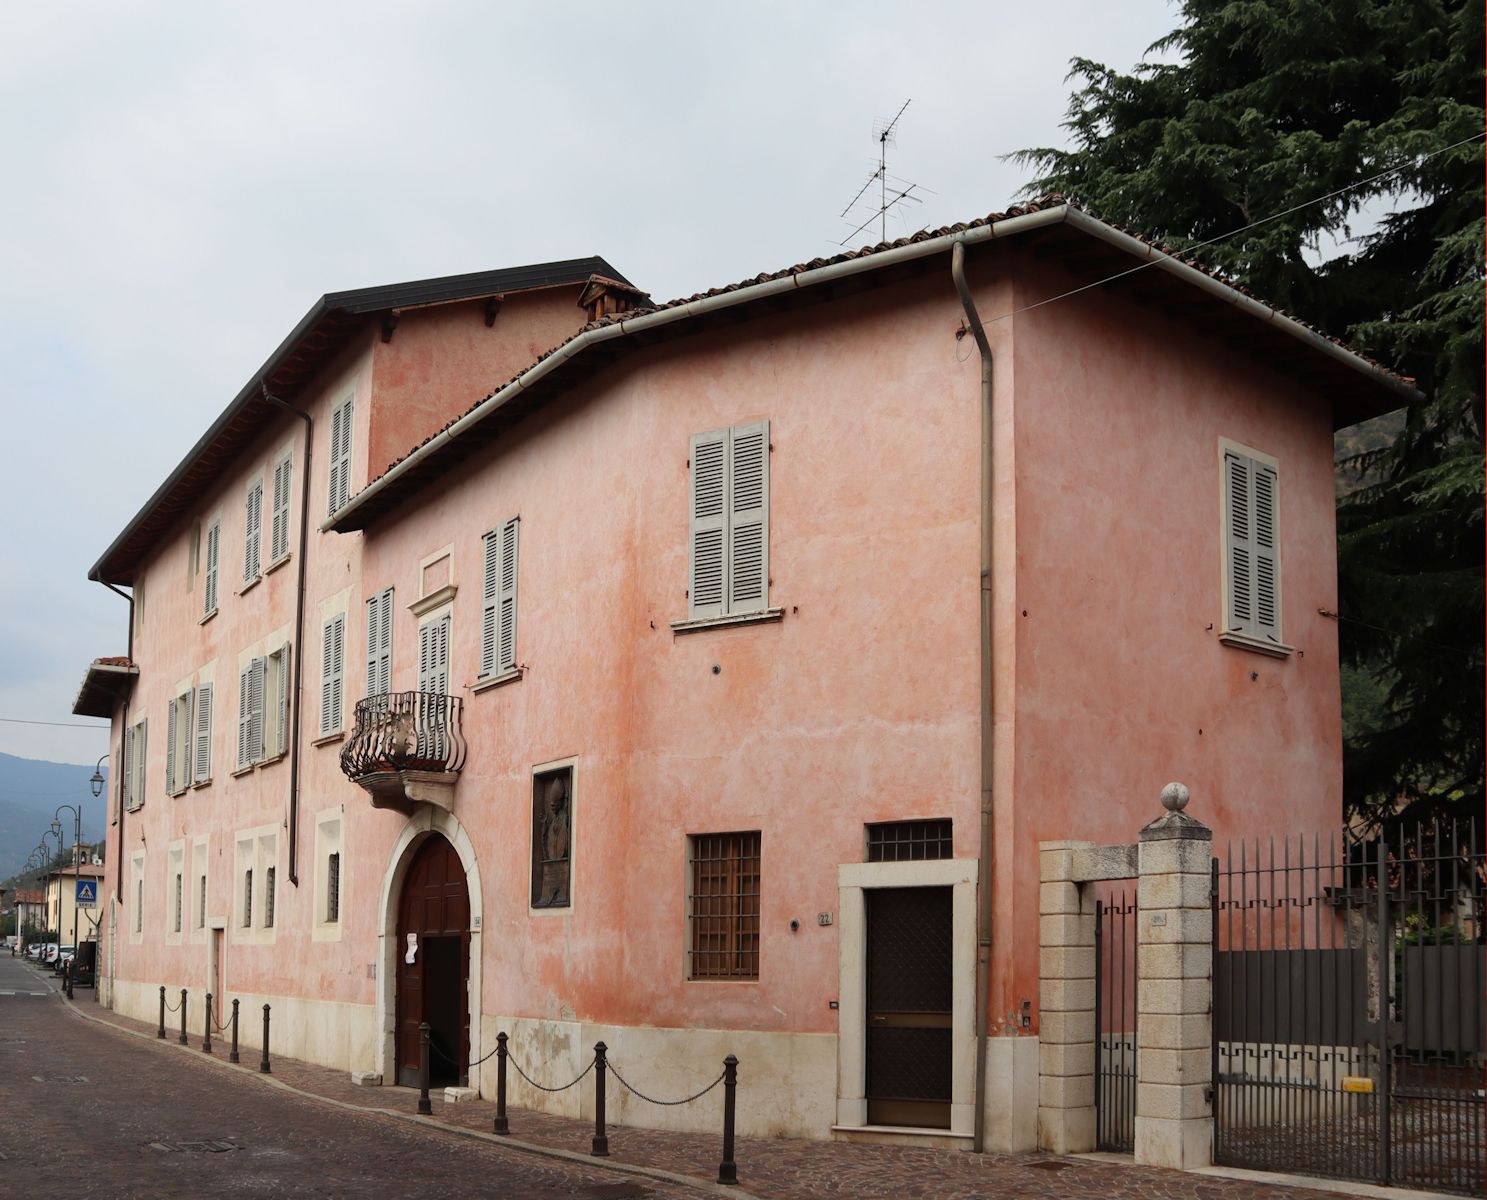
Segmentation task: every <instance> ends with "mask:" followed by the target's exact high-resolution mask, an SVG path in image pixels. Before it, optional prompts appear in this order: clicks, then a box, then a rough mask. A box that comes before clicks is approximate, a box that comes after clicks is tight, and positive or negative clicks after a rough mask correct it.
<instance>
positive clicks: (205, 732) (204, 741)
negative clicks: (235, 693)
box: [194, 683, 212, 783]
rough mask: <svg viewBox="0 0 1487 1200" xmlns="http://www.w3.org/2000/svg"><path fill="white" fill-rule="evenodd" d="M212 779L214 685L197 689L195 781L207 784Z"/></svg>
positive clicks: (205, 684) (207, 684) (205, 685)
mask: <svg viewBox="0 0 1487 1200" xmlns="http://www.w3.org/2000/svg"><path fill="white" fill-rule="evenodd" d="M211 777H212V685H211V684H209V683H204V684H202V685H201V686H200V687H199V688H197V689H196V767H195V772H194V780H195V782H197V783H205V782H206V781H207V780H208V779H210V778H211Z"/></svg>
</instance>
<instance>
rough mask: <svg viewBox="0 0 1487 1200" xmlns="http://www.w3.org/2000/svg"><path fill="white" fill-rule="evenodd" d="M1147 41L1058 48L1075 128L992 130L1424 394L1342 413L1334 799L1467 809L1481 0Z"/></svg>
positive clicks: (1474, 804) (1433, 0)
mask: <svg viewBox="0 0 1487 1200" xmlns="http://www.w3.org/2000/svg"><path fill="white" fill-rule="evenodd" d="M1149 54H1151V55H1154V56H1156V58H1157V61H1149V62H1144V63H1142V64H1140V65H1138V66H1137V67H1136V68H1135V69H1134V70H1133V71H1131V72H1129V73H1121V72H1118V71H1115V70H1112V69H1110V68H1109V67H1106V66H1104V65H1102V64H1100V63H1097V62H1094V61H1092V60H1089V59H1083V58H1081V59H1076V60H1075V61H1074V63H1073V68H1072V71H1071V73H1070V78H1071V79H1073V80H1076V81H1077V82H1078V90H1077V91H1075V93H1074V95H1073V97H1072V98H1071V101H1070V105H1069V113H1068V120H1067V122H1066V128H1068V129H1069V130H1070V131H1071V133H1072V134H1073V143H1074V144H1073V148H1072V149H1070V150H1060V149H1053V148H1046V147H1045V148H1035V149H1030V150H1025V151H1022V152H1020V153H1019V154H1018V155H1015V156H1014V157H1016V158H1017V159H1018V160H1019V161H1021V162H1023V163H1025V164H1028V165H1029V166H1031V167H1032V168H1033V169H1034V170H1035V172H1036V174H1037V177H1036V178H1035V179H1034V180H1033V181H1032V182H1031V183H1030V184H1029V185H1028V187H1027V189H1026V190H1027V192H1028V193H1029V194H1037V193H1041V192H1045V191H1061V192H1064V193H1065V194H1067V195H1069V196H1070V197H1071V198H1073V199H1075V200H1077V201H1079V202H1080V203H1081V204H1083V205H1084V206H1085V207H1086V208H1088V209H1089V210H1090V211H1092V212H1094V213H1095V214H1097V215H1099V216H1102V217H1104V218H1105V219H1107V220H1111V221H1113V222H1115V223H1117V224H1121V225H1126V226H1129V227H1131V228H1133V229H1136V230H1139V231H1140V232H1142V233H1145V234H1148V235H1151V236H1153V237H1155V238H1157V239H1158V240H1160V241H1162V242H1164V243H1166V244H1167V245H1169V246H1170V247H1172V248H1173V249H1175V250H1179V251H1189V252H1190V254H1191V255H1192V256H1193V257H1195V258H1197V259H1199V260H1200V261H1202V262H1203V263H1204V264H1205V265H1207V266H1209V267H1211V268H1214V269H1216V270H1217V271H1219V272H1220V273H1221V274H1223V275H1224V276H1226V277H1228V278H1229V279H1231V280H1232V281H1234V282H1236V283H1239V284H1241V285H1243V286H1245V287H1247V288H1249V289H1250V290H1252V291H1253V292H1254V293H1256V294H1257V295H1258V296H1261V297H1262V298H1264V299H1265V300H1267V301H1268V302H1270V303H1273V304H1277V305H1279V306H1280V307H1282V308H1285V309H1287V310H1288V311H1290V312H1291V313H1293V314H1294V315H1296V316H1298V317H1300V318H1301V319H1302V320H1305V321H1307V322H1309V323H1310V324H1313V325H1315V326H1317V327H1318V328H1321V329H1323V330H1325V331H1327V332H1329V333H1334V334H1338V335H1340V336H1342V337H1344V338H1346V339H1347V340H1348V341H1349V343H1350V344H1351V345H1352V346H1354V347H1355V348H1356V349H1358V350H1360V351H1362V352H1363V353H1364V354H1367V355H1369V356H1371V357H1373V358H1376V359H1378V360H1379V361H1381V362H1383V363H1385V364H1386V365H1387V366H1389V367H1391V368H1392V369H1393V370H1395V371H1397V372H1399V373H1400V374H1402V375H1407V376H1411V377H1413V378H1414V379H1416V381H1417V383H1418V386H1419V387H1420V389H1421V390H1422V391H1423V392H1424V393H1425V400H1424V402H1422V403H1420V404H1418V405H1416V406H1414V407H1412V408H1411V409H1410V410H1409V412H1408V414H1407V415H1406V417H1405V419H1404V421H1403V422H1402V423H1401V422H1398V421H1396V422H1395V423H1394V424H1393V425H1392V426H1390V434H1391V436H1389V437H1387V438H1386V439H1385V444H1384V445H1383V446H1382V447H1381V448H1377V449H1363V450H1356V447H1357V446H1358V445H1359V444H1360V443H1361V445H1364V446H1366V445H1368V442H1367V439H1366V438H1365V439H1351V440H1350V439H1348V438H1346V437H1344V438H1341V439H1340V445H1341V446H1342V447H1343V452H1342V455H1341V459H1342V461H1340V463H1339V477H1340V481H1341V482H1342V483H1343V484H1344V486H1342V487H1341V488H1340V499H1339V511H1338V528H1339V536H1340V542H1339V570H1340V575H1341V580H1340V585H1341V591H1340V594H1341V619H1342V628H1341V639H1342V652H1343V658H1344V661H1345V663H1346V664H1347V667H1348V670H1347V671H1345V678H1344V682H1345V687H1346V689H1347V694H1346V695H1345V708H1346V709H1347V713H1348V721H1347V729H1346V752H1345V771H1344V780H1345V783H1344V788H1345V803H1346V806H1347V808H1348V810H1349V812H1350V813H1351V814H1352V815H1355V816H1358V817H1361V818H1363V819H1364V820H1366V821H1368V822H1370V823H1374V824H1379V825H1386V826H1387V825H1394V824H1396V823H1398V822H1401V821H1409V822H1412V821H1413V820H1415V819H1416V818H1418V817H1425V816H1429V815H1431V814H1433V813H1435V812H1448V813H1458V814H1462V815H1474V816H1477V817H1478V818H1479V819H1480V817H1481V815H1482V806H1483V799H1484V790H1483V726H1484V719H1487V714H1484V705H1483V696H1484V691H1483V606H1484V589H1483V538H1484V522H1483V501H1484V487H1483V482H1484V460H1483V440H1482V439H1483V432H1484V414H1483V394H1484V379H1483V356H1484V343H1483V319H1484V305H1483V276H1484V272H1483V232H1484V222H1483V206H1484V199H1487V197H1484V189H1483V146H1482V140H1481V135H1482V133H1483V123H1484V112H1483V107H1482V80H1483V70H1482V66H1483V11H1482V6H1481V5H1480V4H1479V3H1475V2H1468V0H1327V2H1325V3H1324V2H1322V0H1182V3H1181V5H1180V25H1179V27H1178V28H1177V29H1176V30H1175V31H1174V32H1173V33H1171V34H1169V35H1168V36H1167V37H1165V38H1163V39H1161V40H1160V41H1158V42H1157V43H1155V44H1154V45H1153V46H1152V48H1151V50H1150V51H1149ZM1462 142H1465V143H1466V144H1465V145H1458V144H1457V143H1462ZM1447 147H1454V148H1452V149H1447ZM1318 197H1325V198H1323V199H1317V198H1318ZM1380 210H1387V212H1386V215H1384V216H1383V217H1382V219H1381V220H1378V221H1377V223H1376V224H1374V226H1373V228H1372V229H1371V231H1369V232H1367V233H1364V234H1362V235H1360V236H1354V230H1353V226H1354V225H1355V224H1357V223H1358V222H1359V221H1360V219H1361V220H1366V219H1367V218H1369V217H1370V216H1371V215H1372V214H1374V213H1376V212H1378V211H1380ZM1270 218H1275V219H1270ZM1236 230H1238V231H1240V232H1237V233H1235V234H1234V236H1224V235H1227V234H1230V233H1231V232H1232V231H1236ZM1213 238H1217V239H1220V240H1217V241H1215V242H1213V244H1212V245H1207V246H1198V245H1197V243H1201V242H1205V241H1207V240H1209V239H1213ZM1335 251H1336V252H1335ZM1396 430H1397V431H1398V432H1397V433H1396V432H1394V431H1396ZM1355 450H1356V452H1354V451H1355ZM1402 802H1403V806H1401V805H1402Z"/></svg>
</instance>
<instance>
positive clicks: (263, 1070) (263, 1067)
mask: <svg viewBox="0 0 1487 1200" xmlns="http://www.w3.org/2000/svg"><path fill="white" fill-rule="evenodd" d="M258 1073H259V1074H260V1075H268V1074H270V1073H271V1072H270V1071H269V1069H268V1005H267V1004H265V1005H264V1006H263V1061H262V1062H260V1063H259V1064H258Z"/></svg>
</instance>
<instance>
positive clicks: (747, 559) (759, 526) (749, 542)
mask: <svg viewBox="0 0 1487 1200" xmlns="http://www.w3.org/2000/svg"><path fill="white" fill-rule="evenodd" d="M729 441H730V452H729V471H728V477H729V486H728V612H729V613H747V612H757V611H758V610H759V609H762V608H764V607H765V606H766V605H767V604H768V602H769V422H768V421H756V422H754V423H752V424H749V425H737V426H735V427H734V428H733V430H732V431H731V433H730V437H729Z"/></svg>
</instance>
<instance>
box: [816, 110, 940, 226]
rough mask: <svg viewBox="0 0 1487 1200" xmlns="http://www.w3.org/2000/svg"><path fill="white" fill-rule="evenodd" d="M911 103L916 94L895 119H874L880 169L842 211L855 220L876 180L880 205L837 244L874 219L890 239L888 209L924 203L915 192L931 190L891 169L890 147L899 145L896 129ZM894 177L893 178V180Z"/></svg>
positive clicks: (845, 218) (858, 190) (843, 216)
mask: <svg viewBox="0 0 1487 1200" xmlns="http://www.w3.org/2000/svg"><path fill="white" fill-rule="evenodd" d="M911 103H913V100H912V98H911V99H909V100H905V101H904V102H903V104H902V105H901V106H900V107H899V110H898V112H896V113H894V114H893V118H892V119H891V120H884V119H883V118H881V117H880V118H879V119H878V120H876V121H874V122H873V141H875V142H877V143H878V166H877V169H876V170H874V171H873V172H872V174H870V175H869V176H868V177H867V182H866V183H864V184H863V185H862V186H861V187H860V188H858V189H857V195H855V196H853V197H852V200H851V202H850V203H849V204H848V205H847V207H846V208H844V209H842V211H841V214H840V215H841V217H842V218H843V219H844V220H855V219H856V218H857V217H858V216H860V215H861V213H862V209H861V208H858V204H859V202H860V201H861V200H862V198H863V197H864V196H866V195H867V194H868V193H869V191H871V189H872V186H873V184H875V183H876V184H877V185H878V206H877V208H875V209H871V210H870V211H869V213H868V216H867V219H866V220H864V221H862V222H861V224H859V225H858V226H857V227H856V228H855V229H853V230H852V232H851V233H849V234H847V236H846V237H844V238H843V239H842V240H841V241H840V242H838V243H837V245H839V246H845V245H846V244H847V243H848V242H850V241H851V240H852V239H853V238H855V237H856V236H857V235H858V234H859V233H861V232H862V231H863V230H864V229H866V228H867V227H868V226H869V225H871V224H872V223H873V222H874V221H877V222H878V240H879V241H882V242H886V241H887V240H888V210H889V209H892V208H895V207H897V206H898V205H901V204H921V203H923V201H921V200H920V198H919V197H918V196H917V195H915V194H914V193H916V192H927V191H929V189H928V188H926V187H921V186H920V185H919V184H917V183H910V182H909V181H908V180H907V179H900V178H898V176H896V175H889V173H888V148H889V147H890V146H892V147H894V148H897V146H898V140H897V138H896V137H895V136H894V131H895V130H896V129H897V128H898V122H899V118H901V117H902V116H903V115H904V109H906V108H908V107H909V105H910V104H911ZM890 180H891V181H892V182H891V183H890ZM931 194H933V193H931ZM869 203H871V201H869ZM854 208H856V209H857V212H855V213H852V210H853V209H854ZM848 213H852V216H851V217H850V218H849V217H848V216H847V214H848Z"/></svg>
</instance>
